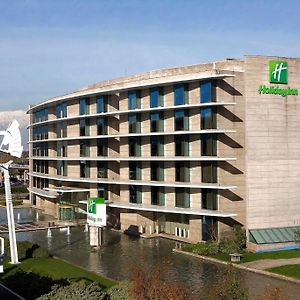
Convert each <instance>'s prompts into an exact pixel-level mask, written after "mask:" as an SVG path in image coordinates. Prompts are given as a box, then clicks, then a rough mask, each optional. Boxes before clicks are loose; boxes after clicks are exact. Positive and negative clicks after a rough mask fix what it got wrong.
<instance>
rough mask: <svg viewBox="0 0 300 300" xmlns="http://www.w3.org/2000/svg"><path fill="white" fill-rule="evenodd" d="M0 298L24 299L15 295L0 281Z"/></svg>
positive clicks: (7, 299)
mask: <svg viewBox="0 0 300 300" xmlns="http://www.w3.org/2000/svg"><path fill="white" fill-rule="evenodd" d="M0 299H3V300H4V299H5V300H26V299H24V298H23V297H21V296H19V295H17V294H16V293H14V292H13V291H11V290H9V289H8V288H7V287H5V286H4V285H2V284H1V283H0Z"/></svg>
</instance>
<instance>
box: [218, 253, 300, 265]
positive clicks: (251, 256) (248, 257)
mask: <svg viewBox="0 0 300 300" xmlns="http://www.w3.org/2000/svg"><path fill="white" fill-rule="evenodd" d="M297 257H300V251H297V250H284V251H274V252H259V253H250V252H248V253H243V257H242V259H241V263H246V262H250V261H255V260H260V259H280V258H297ZM215 258H217V259H220V260H223V261H230V256H229V255H226V254H218V255H216V256H215Z"/></svg>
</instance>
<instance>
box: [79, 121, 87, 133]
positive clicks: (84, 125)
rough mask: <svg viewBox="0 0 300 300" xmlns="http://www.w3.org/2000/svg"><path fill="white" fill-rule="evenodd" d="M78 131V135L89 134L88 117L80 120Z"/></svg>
mask: <svg viewBox="0 0 300 300" xmlns="http://www.w3.org/2000/svg"><path fill="white" fill-rule="evenodd" d="M79 133H80V136H89V135H90V124H89V120H88V119H81V120H80V124H79Z"/></svg>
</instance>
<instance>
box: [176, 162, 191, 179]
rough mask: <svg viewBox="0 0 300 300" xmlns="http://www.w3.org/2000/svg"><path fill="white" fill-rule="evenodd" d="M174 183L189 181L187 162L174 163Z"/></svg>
mask: <svg viewBox="0 0 300 300" xmlns="http://www.w3.org/2000/svg"><path fill="white" fill-rule="evenodd" d="M175 181H181V182H189V181H190V168H189V163H188V162H183V161H176V162H175Z"/></svg>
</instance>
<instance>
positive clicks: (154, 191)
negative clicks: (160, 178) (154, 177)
mask: <svg viewBox="0 0 300 300" xmlns="http://www.w3.org/2000/svg"><path fill="white" fill-rule="evenodd" d="M151 204H152V205H160V206H164V205H165V189H164V188H163V187H158V186H151Z"/></svg>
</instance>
